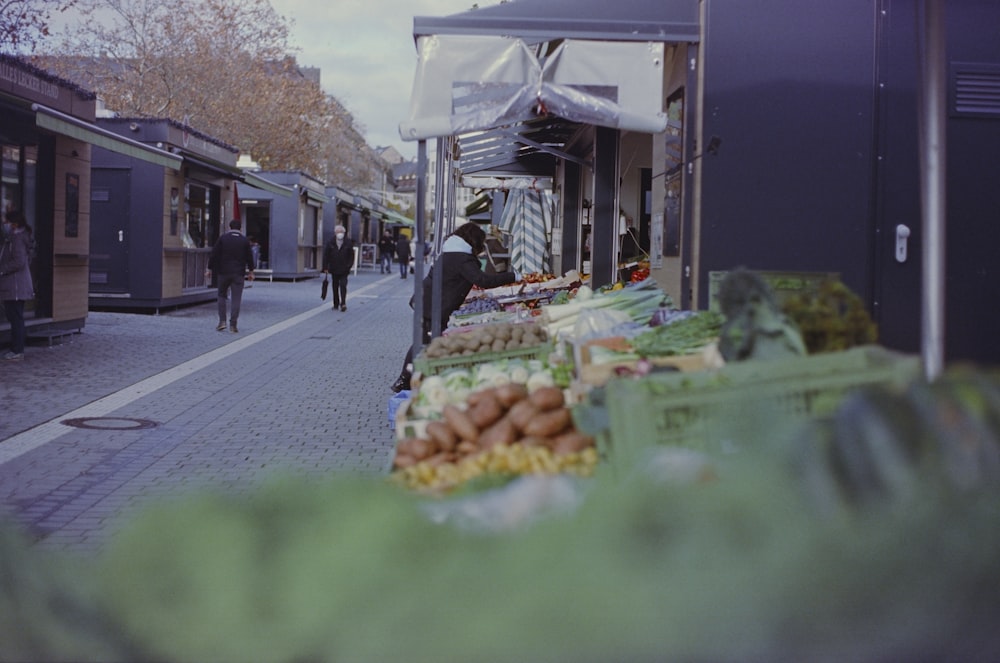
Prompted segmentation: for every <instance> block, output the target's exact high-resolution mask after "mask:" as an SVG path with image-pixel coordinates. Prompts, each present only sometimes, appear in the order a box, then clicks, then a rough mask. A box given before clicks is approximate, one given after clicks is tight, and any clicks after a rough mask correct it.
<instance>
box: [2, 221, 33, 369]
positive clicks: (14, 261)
mask: <svg viewBox="0 0 1000 663" xmlns="http://www.w3.org/2000/svg"><path fill="white" fill-rule="evenodd" d="M31 243H32V239H31V230H30V228H28V223H27V221H26V220H25V218H24V215H23V214H22V213H20V212H14V211H10V212H7V214H6V215H5V216H4V224H3V243H2V244H0V301H2V302H3V312H4V316H6V318H7V322H9V323H10V350H9V351H8V352H7V353H6V354H4V355H3V358H4V359H5V360H7V361H21V360H22V359H24V344H25V341H26V339H27V331H26V329H25V325H24V302H26V301H27V300H29V299H33V298H34V296H35V287H34V284H33V283H32V281H31Z"/></svg>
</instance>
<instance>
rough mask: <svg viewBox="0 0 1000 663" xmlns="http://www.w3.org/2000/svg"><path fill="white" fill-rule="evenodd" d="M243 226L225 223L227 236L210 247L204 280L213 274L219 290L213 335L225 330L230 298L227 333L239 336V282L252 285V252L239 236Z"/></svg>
mask: <svg viewBox="0 0 1000 663" xmlns="http://www.w3.org/2000/svg"><path fill="white" fill-rule="evenodd" d="M242 227H243V224H242V223H241V222H240V220H239V219H233V220H232V221H230V222H229V232H227V233H225V234H223V235H222V236H221V237H219V239H218V240H217V241H216V242H215V246H213V247H212V255H211V256H210V257H209V259H208V269H206V270H205V275H206V276H211V274H212V273H213V272H214V273H215V281H216V285H217V286H218V288H219V299H218V301H219V326H218V327H216V328H215V329H216V331H225V330H226V300H227V298H228V297H229V294H230V293H231V294H232V305H231V306H230V307H229V331H231V332H232V333H234V334H236V333H238V332H239V327H238V322H239V319H240V305H241V304H242V302H243V279H244V278H249V279H250V281H251V282H252V281H253V268H254V262H253V251H252V249H251V248H250V240H249V239H247V237H246V235H244V234H243V233H241V232H240V228H242Z"/></svg>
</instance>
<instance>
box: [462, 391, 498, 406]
mask: <svg viewBox="0 0 1000 663" xmlns="http://www.w3.org/2000/svg"><path fill="white" fill-rule="evenodd" d="M490 391H492V389H480V390H479V391H474V392H472V393H471V394H469V395H468V396H466V397H465V404H466V405H468V406H469V409H472V408H474V407H476V406H477V405H479V401H481V400H483V398H484V397H485V396H486V394H488V393H489V392H490Z"/></svg>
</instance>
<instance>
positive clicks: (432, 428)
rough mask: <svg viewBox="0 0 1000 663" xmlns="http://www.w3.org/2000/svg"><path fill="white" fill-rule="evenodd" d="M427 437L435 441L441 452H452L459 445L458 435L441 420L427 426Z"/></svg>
mask: <svg viewBox="0 0 1000 663" xmlns="http://www.w3.org/2000/svg"><path fill="white" fill-rule="evenodd" d="M427 436H428V437H430V439H432V440H434V442H435V443H436V444H437V447H438V449H440V450H441V451H452V450H454V448H455V445H456V444H458V435H457V434H456V433H455V431H453V430H452V429H451V426H449V425H448V424H446V423H445V422H443V421H440V420H438V421H431V422H430V423H428V424H427Z"/></svg>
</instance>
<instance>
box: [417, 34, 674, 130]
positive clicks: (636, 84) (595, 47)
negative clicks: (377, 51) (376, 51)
mask: <svg viewBox="0 0 1000 663" xmlns="http://www.w3.org/2000/svg"><path fill="white" fill-rule="evenodd" d="M550 45H554V48H553V49H552V51H551V53H548V54H546V53H545V52H544V51H545V50H546V47H547V46H550ZM417 53H418V62H417V71H416V76H415V78H414V84H413V92H412V96H411V100H410V114H409V117H408V119H407V120H405V121H404V122H402V123H400V127H399V132H400V136H401V137H402V138H403V140H421V139H428V138H436V137H440V136H456V135H461V134H464V133H468V132H471V131H480V130H484V129H490V128H492V127H497V126H503V125H509V124H514V123H516V122H521V121H525V120H529V119H531V118H533V117H536V116H538V115H545V114H551V115H555V116H557V117H561V118H565V119H567V120H571V121H574V122H580V123H585V124H593V125H597V126H604V127H612V128H616V129H626V130H631V131H640V132H643V133H659V132H661V131H663V130H664V129H665V128H666V122H667V118H666V114H665V113H664V112H663V109H662V105H663V101H662V96H663V95H662V91H663V54H664V44H663V43H660V42H625V41H620V42H619V41H614V42H612V41H587V40H573V39H566V40H561V41H558V42H546V43H543V44H540V45H535V46H530V45H529V44H528V43H527V42H526V41H524V40H522V39H517V38H511V37H501V36H494V35H424V36H421V37H419V38H418V40H417Z"/></svg>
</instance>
